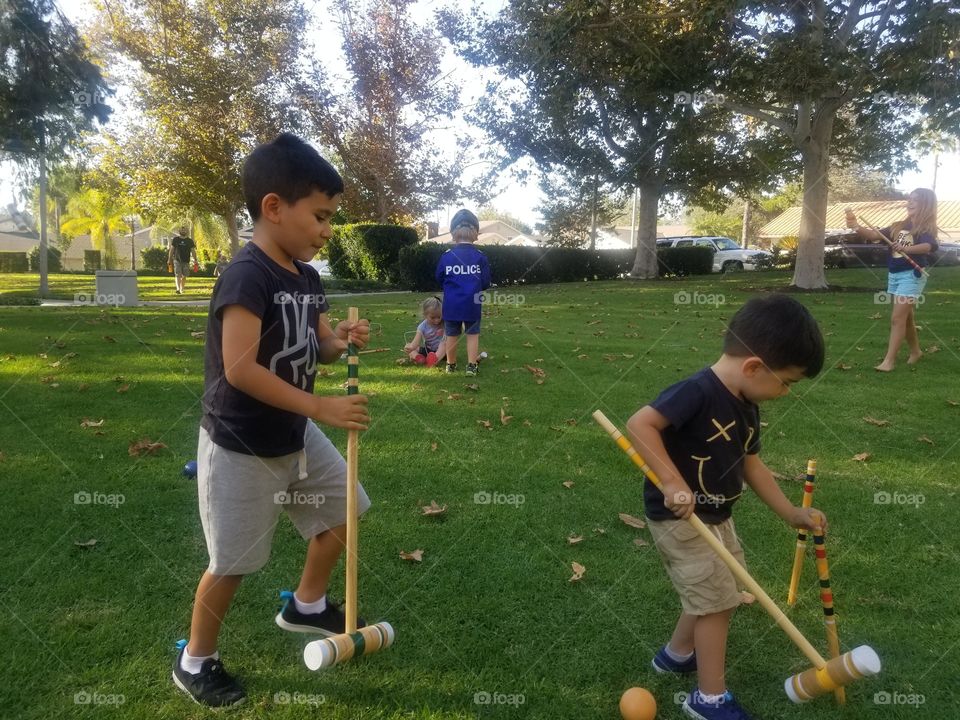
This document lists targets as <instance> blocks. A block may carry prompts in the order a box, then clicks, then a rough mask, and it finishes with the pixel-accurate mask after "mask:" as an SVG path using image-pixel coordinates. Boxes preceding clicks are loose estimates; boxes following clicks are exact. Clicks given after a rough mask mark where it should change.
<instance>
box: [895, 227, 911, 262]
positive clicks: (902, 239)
mask: <svg viewBox="0 0 960 720" xmlns="http://www.w3.org/2000/svg"><path fill="white" fill-rule="evenodd" d="M894 242H895V243H901V244H902V245H913V233H912V232H910V231H909V230H901V231H900V232H898V233H897V239H896V240H894ZM893 257H895V258H902V257H903V253H899V252H895V253H893Z"/></svg>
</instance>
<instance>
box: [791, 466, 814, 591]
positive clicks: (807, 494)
mask: <svg viewBox="0 0 960 720" xmlns="http://www.w3.org/2000/svg"><path fill="white" fill-rule="evenodd" d="M816 480H817V461H816V460H814V459H813V458H811V459H810V460H807V479H806V481H805V482H804V483H803V501H802V502H801V506H802V507H805V508H808V507H811V506H812V505H813V484H814V483H815V482H816ZM806 550H807V531H806V530H805V529H803V528H800V529H799V530H797V550H796V552H795V553H794V555H793V570H792V571H791V573H790V589H789V590H788V591H787V605H793V604H794V603H795V602H797V588H798V587H799V586H800V571H801V570H802V569H803V556H804V553H806Z"/></svg>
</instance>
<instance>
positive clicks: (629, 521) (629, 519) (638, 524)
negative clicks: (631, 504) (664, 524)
mask: <svg viewBox="0 0 960 720" xmlns="http://www.w3.org/2000/svg"><path fill="white" fill-rule="evenodd" d="M619 515H620V519H621V520H623V522H624V524H625V525H629V526H630V527H632V528H645V527H646V526H647V524H646V523H645V522H644V521H643V520H641V519H640V518H636V517H634V516H633V515H627V514H626V513H619Z"/></svg>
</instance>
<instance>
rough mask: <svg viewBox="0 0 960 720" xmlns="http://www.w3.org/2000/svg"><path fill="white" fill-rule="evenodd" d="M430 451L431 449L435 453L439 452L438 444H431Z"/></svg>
mask: <svg viewBox="0 0 960 720" xmlns="http://www.w3.org/2000/svg"><path fill="white" fill-rule="evenodd" d="M430 449H431V450H432V451H433V452H436V451H437V444H436V443H430Z"/></svg>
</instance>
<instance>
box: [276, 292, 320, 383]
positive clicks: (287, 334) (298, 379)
mask: <svg viewBox="0 0 960 720" xmlns="http://www.w3.org/2000/svg"><path fill="white" fill-rule="evenodd" d="M278 295H279V294H278ZM278 299H279V300H280V303H279V305H280V314H281V315H282V316H283V349H282V350H280V351H279V352H277V353H276V354H275V355H274V356H273V357H272V358H270V372H272V373H273V374H275V375H277V376H279V377H281V378H285V379H289V381H290V382H291V383H293V384H294V385H296V386H297V387H299V388H300V389H301V390H306V389H307V381H308V380H309V379H310V378H311V377H312V376H313V375H314V373H316V371H317V358H318V357H319V354H320V343H319V342H318V341H317V331H316V328H314V327H312V326H311V325H310V323H309V320H310V311H309V308H310V305H313V304H316V303H315V301H314V300H313V298H312V296H310V295H300V294H299V293H298V294H296V295H291V294H290V293H282V297H279V298H278ZM278 368H279V370H278Z"/></svg>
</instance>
